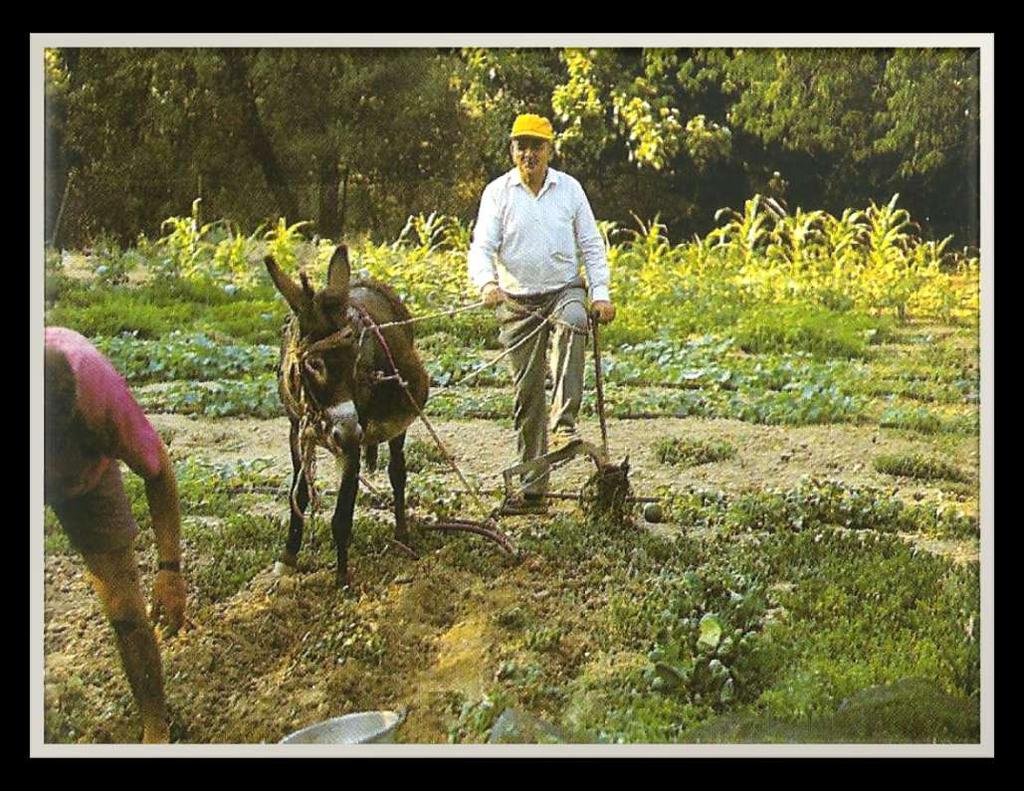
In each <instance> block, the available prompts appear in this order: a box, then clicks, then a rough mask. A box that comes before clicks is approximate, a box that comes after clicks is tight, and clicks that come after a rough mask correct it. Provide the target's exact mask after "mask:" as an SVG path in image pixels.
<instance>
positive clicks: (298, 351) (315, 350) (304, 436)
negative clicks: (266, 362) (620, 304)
mask: <svg viewBox="0 0 1024 791" xmlns="http://www.w3.org/2000/svg"><path fill="white" fill-rule="evenodd" d="M507 301H508V302H510V303H511V304H512V306H513V308H514V309H515V310H517V311H519V312H520V313H524V314H528V315H531V316H533V317H534V318H537V319H540V323H538V325H537V326H536V327H535V328H534V329H533V330H531V331H530V332H529V333H528V334H527V335H526V336H524V337H523V338H522V339H520V340H519V341H518V342H516V343H515V344H514V345H512V346H510V347H509V348H507V349H506V350H505V351H503V352H502V353H501V354H499V355H498V356H497V357H495V358H494V359H493V360H490V361H489V362H487V363H484V364H483V365H482V366H480V367H479V368H477V369H475V370H473V371H471V372H470V373H469V374H468V375H467V376H465V377H463V378H462V379H461V380H460V381H459V384H465V383H466V382H468V381H469V380H470V379H472V378H473V377H475V376H477V375H479V374H480V373H482V372H483V371H485V370H487V369H488V368H491V367H493V366H495V365H497V364H498V363H499V362H500V361H501V360H503V359H505V358H506V357H508V356H509V355H510V354H512V352H514V351H515V350H516V349H518V348H519V347H520V346H522V345H524V344H525V343H527V342H528V341H529V340H531V339H532V338H533V337H534V336H535V335H537V334H538V333H539V332H540V331H541V330H542V329H543V328H544V326H545V324H550V325H551V326H558V325H562V326H564V327H567V328H568V329H569V330H570V331H572V332H574V333H580V334H584V331H583V330H580V329H579V328H577V327H575V326H574V325H572V324H569V323H568V322H566V321H562V320H561V319H556V318H554V317H552V316H551V315H544V314H542V313H538V312H536V311H534V310H531V309H530V308H527V307H526V306H525V305H523V304H522V303H519V302H517V301H516V300H515V299H512V298H508V299H507ZM573 302H578V303H579V304H581V305H582V304H583V303H582V302H581V301H580V300H570V301H568V302H566V303H565V305H570V304H572V303H573ZM483 305H484V302H483V300H481V301H479V302H475V303H472V304H470V305H463V306H461V307H458V308H453V309H451V310H447V311H439V312H437V313H432V314H429V315H427V316H419V317H413V318H410V319H404V320H402V321H390V322H385V323H382V324H377V323H375V322H374V321H373V319H372V318H371V317H370V315H369V314H368V313H366V311H365V310H363V309H362V308H359V307H358V306H350V312H351V313H352V314H353V316H355V317H358V319H359V322H358V323H359V324H360V333H359V341H358V352H357V354H356V365H357V366H358V363H359V359H360V357H361V356H362V352H363V342H364V340H365V337H366V330H367V328H369V329H370V330H371V331H372V332H373V334H374V335H375V336H376V338H377V341H378V343H380V345H381V348H383V349H384V352H385V354H386V355H387V358H388V362H389V363H390V364H391V370H392V371H393V372H394V374H393V375H392V376H388V377H380V376H378V378H379V379H381V380H383V379H385V378H387V379H394V380H395V381H397V382H398V383H399V384H400V385H401V387H402V389H403V390H404V391H405V394H406V397H407V398H408V399H409V403H410V404H412V406H413V409H415V410H416V414H417V416H418V417H419V419H420V420H421V421H422V422H423V425H424V426H426V428H427V431H428V432H429V433H430V436H431V437H432V438H433V440H434V442H435V444H436V445H437V447H438V448H439V449H440V450H441V453H442V454H443V455H444V457H445V461H447V462H448V465H449V466H450V467H451V468H452V470H454V471H455V474H456V475H457V476H458V478H459V480H460V481H461V482H462V485H463V486H465V487H466V489H467V491H468V493H469V494H470V495H471V497H472V498H473V500H474V502H475V504H476V505H477V507H478V508H479V509H480V510H481V512H482V513H486V514H487V515H488V518H490V517H491V516H493V514H494V513H495V510H496V509H489V508H488V507H487V505H486V504H485V503H484V502H483V499H482V498H481V495H480V491H479V489H478V487H476V486H474V485H473V484H472V483H470V481H469V480H467V478H466V476H465V475H464V474H463V472H462V470H461V469H460V467H459V465H458V463H457V462H456V461H455V458H454V457H453V456H452V454H451V452H450V451H449V450H448V448H447V446H446V445H445V444H444V442H443V440H442V439H441V437H440V436H438V434H437V431H436V430H435V429H434V426H433V425H432V424H431V422H430V421H429V420H428V419H427V416H426V415H425V414H424V412H423V410H422V409H421V408H420V405H419V404H417V403H416V399H415V398H413V395H412V393H411V392H410V391H409V387H408V383H407V382H406V381H405V380H404V379H402V377H401V374H400V373H399V370H398V365H397V364H396V363H395V360H394V357H393V356H392V354H391V349H390V347H389V346H388V344H387V341H385V340H384V336H383V334H382V333H381V329H384V328H387V327H396V326H402V325H406V324H413V323H415V322H418V321H427V320H429V319H434V318H438V317H442V316H454V315H456V314H458V313H463V312H465V311H469V310H475V309H476V308H480V307H483ZM353 307H354V310H353ZM563 307H564V306H563ZM584 307H585V306H584ZM295 323H296V320H295V318H294V317H292V321H291V323H290V325H289V328H288V329H289V334H290V340H289V344H288V347H287V349H286V352H285V355H284V359H283V360H282V365H281V374H282V382H283V387H282V388H281V389H282V396H283V400H284V401H285V404H284V406H285V410H286V411H287V412H288V413H289V414H290V415H292V416H294V417H297V418H298V433H299V458H300V465H301V471H302V478H303V479H304V480H305V481H306V487H307V489H308V492H309V500H310V505H311V506H312V509H313V511H312V514H311V516H312V517H313V518H315V517H316V515H317V513H318V512H319V510H320V494H319V491H318V490H317V487H316V448H317V446H318V445H319V446H322V447H324V448H326V449H327V450H328V451H330V452H331V453H332V454H333V455H335V456H337V455H338V453H339V452H340V448H338V447H337V446H336V445H335V443H334V441H333V439H332V438H331V435H330V425H329V421H328V419H327V416H326V414H325V412H324V410H323V409H322V408H321V407H320V405H319V404H316V403H315V401H314V399H312V398H309V397H307V392H306V388H305V387H303V386H302V366H304V365H305V363H306V359H307V358H308V357H309V356H310V355H312V354H320V353H322V352H323V351H325V350H326V349H329V348H332V347H334V346H336V345H338V344H339V343H342V342H344V341H345V339H347V338H348V337H349V336H351V335H352V329H351V328H350V327H349V328H345V329H344V330H339V331H338V332H335V333H333V334H332V335H329V336H327V337H326V338H323V339H321V340H319V341H316V342H314V343H312V344H306V343H304V342H303V341H302V340H301V338H300V337H299V333H298V331H297V327H296V326H295ZM569 461H571V459H566V460H565V461H563V462H560V463H557V464H553V465H551V467H550V469H549V470H548V473H549V474H550V473H551V472H553V471H555V470H557V469H558V468H560V467H562V466H563V465H564V464H567V463H568V462H569ZM497 475H501V473H500V472H499V473H498V474H497ZM488 477H497V476H488ZM360 481H361V483H362V484H363V485H365V486H366V487H367V488H368V489H369V490H370V491H371V493H373V494H378V495H379V493H378V492H376V491H375V490H374V487H372V486H370V485H369V483H368V482H367V481H366V479H365V478H364V477H363V476H360ZM298 484H299V479H296V482H295V485H294V486H293V487H292V489H291V492H290V495H289V500H290V503H291V508H292V511H293V512H294V513H295V514H296V515H298V516H299V517H301V516H302V513H301V511H300V509H299V508H298V503H297V501H296V497H297V491H298ZM530 485H531V483H526V484H524V485H523V486H521V487H520V488H519V489H518V490H517V492H516V494H518V493H521V492H522V491H524V490H525V489H526V488H527V487H528V486H530Z"/></svg>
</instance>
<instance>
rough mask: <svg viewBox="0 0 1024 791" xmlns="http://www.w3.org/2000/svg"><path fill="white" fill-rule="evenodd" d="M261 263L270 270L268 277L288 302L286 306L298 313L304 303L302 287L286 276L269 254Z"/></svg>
mask: <svg viewBox="0 0 1024 791" xmlns="http://www.w3.org/2000/svg"><path fill="white" fill-rule="evenodd" d="M263 263H264V264H266V266H267V271H268V272H270V279H271V280H273V281H274V285H275V286H276V287H277V290H278V291H280V292H281V296H283V297H284V301H285V302H287V303H288V307H290V308H291V309H292V311H293V312H295V313H298V312H299V311H300V310H301V309H302V306H303V304H304V303H305V298H304V296H303V294H302V289H301V288H299V285H298V283H296V282H295V281H294V280H292V279H291V278H290V277H288V275H286V274H285V273H284V272H283V271H282V270H281V267H279V266H278V265H277V261H275V260H274V259H273V258H272V257H271V256H269V255H268V256H267V257H266V258H264V259H263Z"/></svg>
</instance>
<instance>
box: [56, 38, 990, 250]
mask: <svg viewBox="0 0 1024 791" xmlns="http://www.w3.org/2000/svg"><path fill="white" fill-rule="evenodd" d="M46 58H47V60H46V69H47V83H46V85H47V111H48V116H47V118H48V121H47V123H48V127H47V129H48V145H49V146H50V149H48V150H52V151H53V152H54V153H53V155H52V156H51V158H50V161H51V162H53V163H54V164H53V167H52V168H51V171H50V172H49V173H48V186H47V191H48V195H49V197H50V204H51V206H49V207H48V212H47V228H48V235H50V236H52V231H53V229H54V224H55V219H56V214H57V211H58V210H57V209H56V208H54V207H55V206H56V205H57V204H58V203H59V202H61V199H62V198H61V196H62V195H63V194H64V192H65V191H66V192H67V193H68V195H69V199H68V201H67V207H66V209H67V210H66V213H65V220H64V224H63V228H62V235H63V236H64V237H65V240H66V239H69V238H70V239H73V240H75V241H78V242H79V243H81V242H83V241H85V240H87V239H88V238H91V237H92V236H95V235H96V234H97V233H99V232H100V231H103V230H107V231H111V232H114V233H117V234H119V235H121V236H132V235H134V234H136V233H138V232H139V231H150V230H151V229H154V228H156V227H158V226H159V223H160V222H161V221H162V220H163V219H164V218H166V217H168V216H172V215H180V214H181V213H182V212H183V211H185V210H186V209H187V207H188V206H189V205H191V202H192V200H193V199H195V198H196V197H202V198H203V204H202V205H203V209H204V212H207V213H208V214H209V216H210V217H215V216H230V217H232V218H233V219H236V220H238V221H239V222H242V223H244V224H246V225H255V224H256V223H257V222H259V221H264V220H268V219H269V220H272V221H276V217H277V216H281V215H283V216H285V217H286V218H287V220H288V222H289V223H291V222H296V221H300V220H308V221H311V222H312V223H313V224H314V227H315V229H316V231H317V232H318V233H320V234H321V235H323V236H327V237H331V238H333V237H335V236H338V235H340V234H342V233H348V234H351V233H361V232H366V233H369V234H371V235H372V236H374V237H375V238H378V239H385V238H393V236H394V234H395V233H396V232H397V230H398V229H399V228H400V227H401V224H402V222H404V220H405V218H407V217H408V216H409V215H411V214H416V213H423V214H428V213H430V212H434V211H436V212H439V213H444V214H449V215H455V216H459V217H463V218H466V219H468V218H471V217H472V216H473V215H474V214H475V212H476V207H477V201H478V200H479V194H480V191H481V189H482V187H483V185H484V184H485V183H486V181H487V180H489V179H491V178H494V177H495V176H497V175H498V174H499V173H501V172H502V171H504V170H506V169H507V168H508V167H509V158H508V129H509V128H510V126H511V123H512V120H513V118H514V117H515V115H516V114H518V113H521V112H537V113H541V114H544V115H548V116H549V117H551V118H552V120H553V122H554V125H555V128H556V135H557V139H556V150H557V154H558V158H557V159H556V162H555V165H556V167H562V168H564V169H566V170H568V171H570V172H572V173H573V174H574V175H576V176H577V177H578V178H580V180H581V181H582V182H583V184H584V186H585V188H586V189H587V191H588V194H590V196H591V199H592V202H593V204H594V206H595V211H596V213H597V215H598V216H599V217H602V218H603V219H607V220H612V221H616V222H620V223H628V221H629V218H630V214H631V213H636V214H638V215H640V216H647V217H651V216H655V215H656V214H658V215H660V216H661V218H662V220H663V221H664V222H665V223H666V225H667V226H668V227H669V228H670V229H671V230H672V233H673V234H674V235H676V236H677V237H679V238H689V237H691V236H692V235H693V234H694V233H697V234H700V235H704V234H706V233H707V232H708V231H709V230H710V229H711V228H712V227H713V225H714V215H715V212H716V210H718V209H719V208H721V207H722V206H740V205H742V204H743V202H744V200H745V199H747V198H749V196H750V195H752V194H762V195H765V196H766V197H771V198H773V199H775V200H776V201H778V202H779V203H780V204H781V205H782V206H783V207H787V208H789V209H790V210H791V211H792V210H795V209H798V208H799V207H801V206H803V207H813V208H816V209H818V208H820V209H822V210H825V211H828V212H831V213H832V214H836V215H838V214H840V213H841V212H842V210H843V209H844V208H845V207H847V206H851V205H867V204H868V203H870V202H875V203H878V204H884V203H886V202H887V201H888V200H889V198H890V197H891V196H892V195H893V194H895V193H900V194H901V195H902V196H903V198H902V199H901V201H902V203H903V204H904V205H905V206H906V208H907V209H908V210H909V211H910V212H911V214H912V215H913V216H914V217H915V218H916V219H919V220H920V221H921V223H922V230H923V231H924V232H925V234H926V235H930V236H933V237H940V236H946V235H949V234H954V235H955V237H956V239H957V244H958V245H963V244H974V243H976V242H977V213H978V203H977V197H978V196H977V184H976V182H977V167H978V114H979V104H978V101H979V58H978V52H977V50H968V49H943V50H937V49H895V50H894V49H785V50H783V49H743V48H730V49H721V48H719V49H685V48H684V49H662V48H648V49H639V48H632V49H582V48H563V49H558V48H545V49H482V48H463V49H459V50H439V49H370V48H365V49H252V50H246V49H221V50H218V49H173V50H172V49H165V50H159V49H68V50H59V51H58V50H50V51H47V55H46ZM69 177H70V178H71V179H72V181H73V184H72V185H71V188H70V189H66V187H67V180H68V178H69ZM965 184H966V185H967V188H966V189H965V188H964V185H965Z"/></svg>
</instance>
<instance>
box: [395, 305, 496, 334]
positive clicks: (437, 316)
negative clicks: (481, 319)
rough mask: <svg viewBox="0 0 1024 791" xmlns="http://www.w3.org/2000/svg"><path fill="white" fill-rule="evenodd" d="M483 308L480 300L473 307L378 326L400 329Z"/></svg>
mask: <svg viewBox="0 0 1024 791" xmlns="http://www.w3.org/2000/svg"><path fill="white" fill-rule="evenodd" d="M483 306H484V302H483V300H480V301H479V302H474V303H472V304H471V305H463V306H462V307H461V308H453V309H452V310H443V311H441V312H439V313H430V314H428V315H426V316H414V317H413V318H411V319H405V320H403V321H388V322H385V323H384V324H378V325H377V326H378V327H379V328H380V329H384V328H385V327H399V326H402V325H404V324H415V323H416V322H418V321H430V319H437V318H440V317H442V316H454V315H455V314H456V313H465V312H466V311H467V310H476V309H477V308H482V307H483Z"/></svg>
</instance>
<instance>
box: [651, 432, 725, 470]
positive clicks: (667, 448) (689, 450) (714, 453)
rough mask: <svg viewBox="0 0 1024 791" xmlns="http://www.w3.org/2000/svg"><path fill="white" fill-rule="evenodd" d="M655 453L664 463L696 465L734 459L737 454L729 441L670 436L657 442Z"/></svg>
mask: <svg viewBox="0 0 1024 791" xmlns="http://www.w3.org/2000/svg"><path fill="white" fill-rule="evenodd" d="M654 455H655V457H656V458H657V459H658V461H660V462H661V463H662V464H672V465H675V466H678V467H695V466H697V465H700V464H710V463H712V462H716V461H725V460H727V459H732V458H734V457H735V456H736V448H735V447H734V446H733V445H731V444H729V443H728V442H709V441H706V440H699V439H679V438H675V437H668V438H666V439H662V440H659V441H658V442H657V443H656V444H655V446H654Z"/></svg>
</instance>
